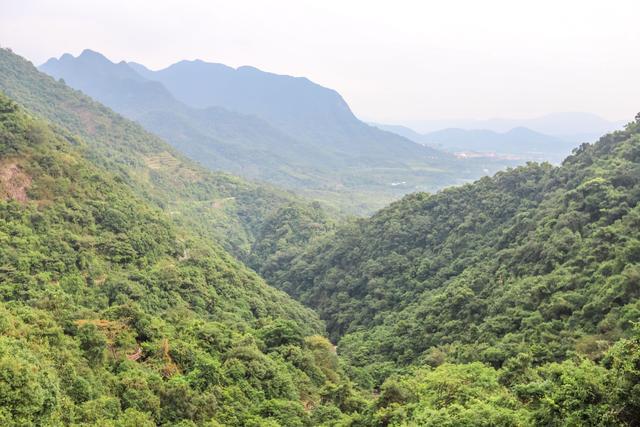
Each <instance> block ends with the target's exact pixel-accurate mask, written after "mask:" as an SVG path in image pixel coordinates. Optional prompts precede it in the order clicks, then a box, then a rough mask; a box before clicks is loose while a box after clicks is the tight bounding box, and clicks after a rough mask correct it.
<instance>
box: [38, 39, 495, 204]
mask: <svg viewBox="0 0 640 427" xmlns="http://www.w3.org/2000/svg"><path fill="white" fill-rule="evenodd" d="M126 66H128V65H127V64H125V63H119V64H114V63H112V62H110V61H109V60H108V59H106V58H105V57H103V56H102V55H100V54H97V53H95V52H91V51H84V52H83V53H82V54H81V55H80V56H78V57H77V58H74V57H72V56H70V55H64V56H63V57H61V58H60V59H51V60H49V61H47V62H46V63H45V64H43V65H42V66H41V69H42V70H43V71H45V72H47V73H49V74H50V75H52V76H54V77H56V78H63V79H64V80H65V81H66V82H67V83H69V84H70V85H71V86H72V87H75V88H77V89H81V90H82V91H84V92H85V93H87V94H88V95H90V96H93V97H95V98H96V99H98V100H101V101H104V102H106V103H107V105H108V106H110V107H112V108H114V109H115V110H116V111H118V112H120V113H122V114H124V115H126V116H127V117H129V118H133V119H135V120H137V121H139V122H140V123H141V124H142V125H143V126H145V127H146V128H147V129H148V130H150V131H152V132H154V133H157V134H159V135H161V136H162V137H164V138H165V139H166V140H167V141H169V142H170V143H171V144H172V145H173V146H175V147H177V148H179V149H180V150H181V151H183V152H184V153H186V154H187V155H189V156H190V157H191V158H193V159H195V160H197V161H198V162H200V163H202V164H204V165H206V166H208V167H210V168H214V169H220V170H225V171H228V172H232V173H237V174H241V175H242V176H244V177H249V178H252V179H259V180H264V181H268V182H270V183H274V184H277V185H279V186H283V187H286V188H289V189H292V190H294V191H296V192H297V193H299V194H302V195H304V196H307V197H308V198H311V199H314V200H320V201H322V202H325V203H326V204H330V205H333V206H335V207H337V208H339V209H341V210H344V211H347V212H350V213H368V212H371V211H372V210H373V209H374V208H378V207H382V206H383V205H385V204H386V203H388V202H389V201H391V200H395V199H397V198H398V197H400V196H402V195H404V194H406V193H407V192H410V191H415V190H435V189H438V188H441V187H443V186H446V185H451V184H460V183H463V182H466V181H467V180H469V179H474V178H477V177H478V176H481V175H483V174H485V173H487V172H491V171H495V170H498V169H500V168H501V167H502V166H503V165H504V162H502V161H496V160H491V159H481V160H478V159H473V160H461V159H456V158H455V157H454V156H452V155H450V154H447V153H444V152H441V151H438V150H434V149H431V148H428V147H424V146H420V145H419V144H415V143H413V142H411V141H409V140H407V139H405V138H402V137H399V136H397V135H395V134H392V133H389V132H383V131H380V130H379V129H376V128H374V127H371V126H367V125H365V124H364V123H362V122H360V121H359V120H357V119H356V118H355V116H354V115H353V114H352V113H351V111H350V110H349V108H348V106H347V105H346V103H345V102H344V100H343V99H342V98H341V97H340V96H339V95H338V94H337V93H336V92H335V91H332V90H329V89H326V88H323V87H321V86H318V85H316V84H314V83H312V82H310V81H308V80H307V79H303V78H299V79H298V78H293V77H289V76H278V75H275V74H270V73H264V72H262V71H259V70H256V69H252V68H249V67H242V68H240V69H238V70H233V69H231V68H229V67H225V66H223V65H219V64H207V63H204V62H201V61H195V62H189V61H183V62H181V63H178V64H175V65H174V66H172V67H169V68H168V69H166V70H161V71H158V72H152V71H149V70H146V69H145V68H144V67H142V66H140V65H136V64H132V65H131V66H129V73H135V74H136V76H137V77H135V78H130V77H128V75H127V74H126V73H123V72H122V70H121V68H122V67H126ZM95 68H100V70H101V71H100V72H95V71H94V69H95ZM140 79H143V81H141V80H140ZM147 79H148V80H147ZM108 82H111V83H108ZM105 88H107V89H106V90H105ZM152 90H153V91H155V92H154V94H148V92H149V91H152ZM114 98H117V99H114ZM169 99H170V101H169ZM232 100H235V101H237V103H235V104H234V103H232V102H231V101H232ZM243 106H244V107H243Z"/></svg>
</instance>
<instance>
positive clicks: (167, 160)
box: [0, 49, 328, 261]
mask: <svg viewBox="0 0 640 427" xmlns="http://www.w3.org/2000/svg"><path fill="white" fill-rule="evenodd" d="M0 90H2V91H3V92H4V93H6V94H7V95H8V96H10V97H11V98H12V99H14V100H15V101H17V102H18V103H20V104H21V105H23V106H24V107H25V108H27V109H28V110H30V111H31V112H33V113H35V114H37V115H39V116H41V117H43V118H45V119H47V120H49V121H51V122H52V123H54V124H56V125H59V126H61V127H63V128H64V129H66V130H68V131H69V132H70V133H72V134H74V135H78V136H80V137H82V138H84V140H85V142H86V145H85V146H84V147H83V155H84V156H85V157H87V158H89V159H90V160H91V161H93V162H97V163H99V164H100V165H101V166H103V167H104V168H106V169H108V170H109V171H111V172H112V173H114V174H116V175H118V176H120V177H121V178H122V180H123V181H124V182H125V183H127V184H129V185H130V187H131V188H132V189H133V190H134V191H136V192H137V193H138V194H139V195H141V196H142V197H144V198H145V199H147V200H149V201H150V202H152V203H153V204H155V205H156V206H158V207H160V208H162V209H163V210H165V211H166V212H167V213H169V214H170V215H171V216H172V218H173V219H174V221H176V222H178V223H181V224H184V225H186V226H188V227H190V228H191V229H197V230H198V232H199V233H200V234H202V235H203V236H205V237H206V238H207V239H210V240H212V241H216V242H218V243H220V244H221V245H223V246H224V247H225V248H226V249H227V250H229V251H231V252H232V253H233V254H234V255H235V256H236V257H238V258H240V259H248V258H249V257H250V256H251V247H252V245H253V244H254V243H255V241H256V239H255V236H256V235H258V234H259V233H260V232H261V231H260V230H261V227H262V223H263V219H265V218H268V217H270V216H272V215H275V214H276V213H277V211H278V210H279V209H280V208H286V207H288V206H298V207H299V208H300V209H302V210H305V211H306V210H308V209H311V207H310V206H309V205H308V203H306V202H304V201H301V200H300V199H298V198H296V197H295V196H293V195H292V194H291V193H288V192H285V191H282V190H277V189H275V188H271V187H269V186H266V185H262V184H256V183H252V182H248V181H246V180H243V179H241V178H238V177H234V176H231V175H228V174H224V173H214V172H211V171H209V170H206V169H204V168H203V167H200V166H198V165H197V164H195V163H194V162H192V161H190V160H188V159H187V158H185V157H184V156H183V155H181V154H180V153H178V152H177V151H175V150H174V149H173V148H172V147H171V146H170V145H168V144H167V143H165V142H164V141H162V140H161V139H159V138H158V137H156V136H154V135H152V134H149V133H148V132H146V131H145V130H144V129H143V128H142V127H140V126H139V125H137V124H135V123H133V122H131V121H129V120H126V119H124V118H123V117H122V116H119V115H117V114H115V113H114V112H113V111H111V110H110V109H108V108H106V107H104V106H103V105H101V104H99V103H97V102H95V101H93V100H92V99H91V98H89V97H87V96H85V95H83V94H82V93H81V92H79V91H76V90H73V89H71V88H69V87H68V86H66V85H65V84H64V83H63V82H59V81H55V80H53V79H52V78H51V77H49V76H47V75H45V74H43V73H40V72H39V71H38V70H37V69H36V68H35V67H34V66H33V65H32V64H31V63H29V62H28V61H26V60H25V59H23V58H21V57H20V56H18V55H15V54H13V53H11V52H10V51H9V50H7V49H0ZM313 209H315V210H318V212H316V213H315V214H314V215H315V216H316V217H322V219H321V222H323V223H328V218H327V217H326V216H325V215H323V214H322V213H321V212H319V207H318V206H317V205H314V207H313ZM266 255H267V254H265V256H266ZM252 259H253V260H254V261H256V256H252Z"/></svg>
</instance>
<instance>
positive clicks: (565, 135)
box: [403, 112, 626, 143]
mask: <svg viewBox="0 0 640 427" xmlns="http://www.w3.org/2000/svg"><path fill="white" fill-rule="evenodd" d="M403 124H404V125H405V126H407V127H409V128H411V129H414V130H415V131H417V132H418V133H430V132H434V131H438V130H441V129H448V128H460V129H466V130H474V129H484V130H492V131H495V132H502V133H504V132H508V131H510V130H511V129H513V128H518V127H526V128H528V129H531V130H533V131H535V132H539V133H543V134H546V135H551V136H554V137H556V138H559V139H562V140H566V141H571V142H576V143H582V142H593V141H595V140H597V139H598V138H599V137H600V136H601V135H602V134H604V133H607V132H611V131H614V130H617V129H621V128H622V127H623V126H624V125H625V124H626V122H625V121H622V120H617V121H612V120H606V119H604V118H602V117H600V116H598V115H596V114H592V113H583V112H560V113H550V114H546V115H543V116H540V117H534V118H530V119H509V118H507V119H501V118H498V119H489V120H456V119H454V120H414V121H407V122H405V123H403Z"/></svg>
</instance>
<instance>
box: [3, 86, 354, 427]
mask: <svg viewBox="0 0 640 427" xmlns="http://www.w3.org/2000/svg"><path fill="white" fill-rule="evenodd" d="M86 148H87V147H86V146H85V141H84V140H82V139H79V138H78V137H75V136H73V135H71V134H69V133H67V132H66V131H63V130H61V129H60V128H56V127H51V126H49V125H47V124H46V123H44V122H41V121H36V120H34V119H32V118H30V117H28V116H27V115H25V114H24V113H23V112H21V111H20V110H19V108H18V107H17V105H16V104H15V103H13V102H12V101H10V100H9V99H8V98H6V97H5V96H4V95H1V94H0V175H1V176H2V178H3V179H2V181H0V196H1V198H0V242H2V244H1V245H0V284H1V285H0V368H1V369H0V372H1V373H0V376H1V378H2V387H0V404H1V405H0V406H1V408H0V419H1V420H2V424H3V425H96V424H97V425H136V426H140V425H144V426H152V425H176V424H179V423H181V422H183V423H184V422H187V423H189V422H196V423H198V424H199V425H204V424H205V423H208V424H207V425H220V424H223V425H238V426H246V425H256V426H257V425H274V426H277V425H306V424H310V423H321V422H337V421H338V420H339V419H340V418H344V416H343V415H342V413H341V411H340V409H339V408H340V407H342V408H344V409H345V410H347V408H354V407H357V404H358V403H357V396H355V395H354V394H353V393H352V392H351V391H349V390H350V389H349V387H350V386H349V384H348V383H347V382H345V381H344V380H343V379H341V372H340V370H339V368H338V365H337V360H336V357H335V354H334V353H333V352H332V348H331V345H330V343H329V342H328V341H326V340H325V339H324V338H322V337H320V336H317V335H313V334H317V333H320V332H321V331H322V325H321V323H320V322H319V320H318V319H317V317H316V316H315V315H314V314H313V313H312V312H311V311H310V310H308V309H305V308H303V307H302V306H300V305H298V304H297V303H295V302H294V301H292V300H291V299H290V298H289V297H288V296H286V295H285V294H284V293H282V292H280V291H276V290H275V289H273V288H270V287H269V286H267V285H266V284H265V283H264V282H263V281H262V280H261V279H260V278H259V277H258V276H257V275H256V274H255V273H253V272H251V271H250V270H248V269H247V268H246V267H244V266H243V265H242V264H240V263H238V262H237V261H235V260H234V259H233V258H232V257H231V256H229V255H228V254H226V253H225V252H224V251H223V250H222V249H220V248H219V247H217V246H216V245H211V244H209V243H206V242H204V241H203V240H201V239H200V238H198V237H196V236H194V235H193V234H191V233H190V232H189V231H188V230H186V229H183V228H179V227H176V226H174V225H173V223H172V221H171V220H170V219H169V218H167V216H166V215H165V214H164V213H163V212H162V211H161V210H159V209H158V208H156V207H153V206H151V205H149V204H148V203H147V202H146V201H145V200H144V199H142V198H140V197H139V196H137V195H135V194H134V193H133V192H132V191H131V189H130V188H129V187H128V186H127V185H126V184H125V183H124V182H123V181H122V179H121V178H120V177H119V176H118V175H116V174H112V173H110V172H109V171H107V170H105V169H103V168H101V167H98V166H95V165H93V164H91V163H90V162H88V161H87V160H85V159H83V158H82V156H81V155H80V151H82V150H84V149H86ZM327 387H328V388H329V389H331V388H332V387H342V388H343V389H344V390H345V392H346V394H344V393H343V395H342V397H341V398H336V397H335V396H326V392H325V391H323V388H327ZM350 400H351V403H349V401H350ZM305 405H306V406H305ZM349 405H350V406H349ZM305 408H306V409H305ZM351 410H352V409H351ZM189 425H193V424H189Z"/></svg>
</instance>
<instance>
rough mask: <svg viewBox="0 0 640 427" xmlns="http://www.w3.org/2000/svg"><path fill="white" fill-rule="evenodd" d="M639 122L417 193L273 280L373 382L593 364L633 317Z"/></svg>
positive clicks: (639, 213) (639, 284)
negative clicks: (525, 359)
mask: <svg viewBox="0 0 640 427" xmlns="http://www.w3.org/2000/svg"><path fill="white" fill-rule="evenodd" d="M639 200H640V123H639V122H638V121H636V122H634V123H631V124H630V125H628V127H627V129H626V130H625V131H620V132H616V133H613V134H609V135H606V136H604V137H602V138H601V139H600V140H599V141H598V142H597V143H595V144H593V145H588V144H585V145H583V146H581V147H580V148H579V149H577V150H576V151H575V152H574V154H573V155H572V156H570V157H568V158H567V159H566V160H565V161H564V163H563V165H562V166H561V167H552V166H550V165H548V164H530V165H527V166H525V167H520V168H517V169H513V170H510V171H506V172H500V173H498V174H497V175H496V176H495V177H493V178H482V179H481V180H479V181H478V182H476V183H473V184H469V185H465V186H462V187H457V188H452V189H447V190H444V191H441V192H439V193H437V194H433V195H430V194H425V193H417V194H413V195H410V196H407V197H406V198H404V199H403V200H401V201H399V202H397V203H394V204H392V205H391V206H389V207H388V208H386V209H383V210H382V211H380V212H379V213H377V214H375V215H374V216H373V217H372V218H370V219H363V220H359V221H355V222H353V223H351V224H349V225H345V226H343V227H339V228H338V229H337V230H336V231H335V233H333V234H332V235H330V236H327V237H326V238H324V239H321V240H319V241H318V242H316V243H315V244H314V245H312V247H310V248H308V249H307V250H306V251H304V253H302V254H300V255H298V256H296V257H295V258H294V259H293V260H291V261H288V262H286V263H283V264H281V265H280V268H279V270H278V269H273V268H272V269H271V270H270V272H269V274H268V275H267V277H268V278H269V280H270V283H273V284H275V285H276V286H279V287H280V288H281V289H284V290H286V291H287V292H288V293H290V294H291V295H293V296H295V297H296V298H298V299H299V300H300V301H302V302H304V303H305V304H307V305H308V306H310V307H313V308H315V309H316V310H317V311H318V313H319V314H320V316H321V317H322V318H323V319H325V320H326V322H327V325H328V328H329V332H330V335H331V337H332V338H333V339H335V340H340V341H339V346H338V348H339V351H340V353H341V354H342V355H346V356H348V358H349V359H350V360H351V361H352V362H353V363H354V364H355V365H358V366H363V367H367V368H368V369H370V370H371V372H372V374H374V375H376V376H377V377H378V378H381V377H384V375H385V372H388V371H393V370H394V369H395V368H396V367H397V366H402V365H407V364H412V363H428V364H439V363H442V362H444V361H449V362H470V361H482V362H485V363H487V364H490V365H492V366H494V367H501V366H503V365H504V363H505V362H506V361H508V360H510V358H512V357H514V356H516V355H518V354H520V353H527V354H529V355H530V356H531V357H532V358H533V360H535V361H536V362H537V363H541V362H546V361H556V360H563V359H564V358H566V357H569V356H571V355H572V354H576V353H577V354H582V355H584V356H586V357H589V358H592V359H594V360H597V359H599V358H601V357H602V354H603V352H604V351H605V350H606V349H607V348H608V347H609V346H610V345H611V343H613V342H615V341H616V340H618V339H620V338H622V337H625V336H627V335H628V334H629V333H630V331H631V329H632V325H633V323H634V322H637V321H638V320H640V299H639V297H640V234H639V230H640V205H639V204H638V201H639Z"/></svg>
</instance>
